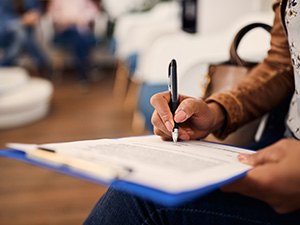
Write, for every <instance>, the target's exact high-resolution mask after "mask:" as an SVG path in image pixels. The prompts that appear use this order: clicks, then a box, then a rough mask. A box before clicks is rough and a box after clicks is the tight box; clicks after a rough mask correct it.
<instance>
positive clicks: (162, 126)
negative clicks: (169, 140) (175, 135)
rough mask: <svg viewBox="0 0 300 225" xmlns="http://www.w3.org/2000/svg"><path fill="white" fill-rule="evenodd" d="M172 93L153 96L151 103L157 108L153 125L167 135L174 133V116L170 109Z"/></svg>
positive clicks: (153, 117)
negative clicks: (167, 133)
mask: <svg viewBox="0 0 300 225" xmlns="http://www.w3.org/2000/svg"><path fill="white" fill-rule="evenodd" d="M169 101H170V93H169V92H162V93H158V94H155V95H153V96H152V98H151V100H150V102H151V105H152V106H153V107H154V108H155V112H154V113H153V116H152V120H151V121H152V124H153V125H154V126H155V127H157V128H158V129H159V130H161V131H163V132H164V133H166V131H168V132H169V133H170V132H172V129H173V127H174V121H173V115H172V113H171V110H170V107H169Z"/></svg>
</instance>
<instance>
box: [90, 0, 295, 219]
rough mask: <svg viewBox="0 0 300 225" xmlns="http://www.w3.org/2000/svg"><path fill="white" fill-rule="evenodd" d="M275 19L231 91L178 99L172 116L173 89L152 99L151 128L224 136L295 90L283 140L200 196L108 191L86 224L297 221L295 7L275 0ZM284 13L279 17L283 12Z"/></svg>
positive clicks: (184, 135)
mask: <svg viewBox="0 0 300 225" xmlns="http://www.w3.org/2000/svg"><path fill="white" fill-rule="evenodd" d="M274 10H275V21H274V24H273V29H272V32H271V35H272V38H271V49H270V51H269V52H268V56H267V57H266V58H265V60H264V61H263V62H261V63H260V64H259V65H258V66H257V67H255V68H254V69H253V70H251V71H250V73H249V76H248V77H247V78H246V80H244V81H243V82H242V83H241V84H240V85H239V86H238V87H236V88H235V89H233V90H231V91H229V92H225V93H216V94H214V95H212V96H210V97H209V98H207V99H206V100H205V101H203V100H202V99H195V98H191V97H186V96H180V104H179V106H178V109H177V111H176V112H175V115H174V117H173V116H172V113H171V111H170V109H169V101H170V94H169V93H168V92H163V93H159V94H156V95H154V96H153V97H152V99H151V103H152V105H153V106H154V108H155V111H154V113H153V116H152V123H153V125H154V133H155V134H157V135H159V136H161V137H162V138H163V139H164V140H171V139H172V137H171V132H172V129H173V126H174V120H175V121H176V122H177V123H179V127H180V128H179V139H180V140H181V141H188V140H193V139H199V138H203V137H205V136H207V135H208V134H209V133H214V134H215V135H216V136H218V137H220V138H223V137H226V135H227V134H229V133H230V132H232V131H234V130H235V129H237V128H238V127H239V126H241V125H243V124H244V123H246V122H247V121H251V120H253V119H254V118H256V117H259V116H261V115H263V114H264V113H266V112H269V111H270V110H271V109H273V108H274V107H276V106H277V105H279V104H280V103H282V102H283V101H285V99H286V98H287V97H288V96H290V95H292V94H293V98H292V100H291V104H290V110H289V115H288V117H287V132H286V138H284V139H282V140H280V141H279V142H276V143H275V144H272V145H270V146H268V147H266V148H265V149H263V150H259V151H258V152H257V153H256V154H253V155H251V156H250V155H243V154H241V155H239V160H241V161H242V162H244V163H247V164H250V165H253V166H254V168H253V169H252V170H251V171H250V172H248V174H247V175H246V176H245V177H244V178H242V179H240V180H238V181H236V182H234V183H232V184H230V185H228V186H226V187H223V188H222V191H223V192H221V191H215V192H213V193H211V194H208V195H206V196H204V197H203V198H199V199H196V200H194V201H192V202H188V203H186V204H184V205H182V206H178V207H164V206H160V205H157V204H154V203H152V202H149V201H146V200H143V199H140V198H137V197H134V196H132V195H130V194H126V193H123V192H120V191H117V190H115V189H113V188H110V189H109V190H108V192H107V193H106V194H105V195H104V196H103V197H102V199H101V200H100V201H99V202H98V204H97V205H96V207H95V208H94V210H93V211H92V213H91V214H90V216H89V217H88V218H87V220H86V222H85V224H86V225H87V224H93V225H96V224H101V225H105V224H109V225H115V224H126V225H130V224H132V225H133V224H178V225H179V224H182V225H184V224H188V225H202V224H203V225H216V224H230V225H231V224H235V225H246V224H247V225H255V224H256V225H257V224H274V225H275V224H276V225H287V224H289V225H290V224H300V164H299V160H300V142H299V139H300V69H299V66H298V65H299V59H298V58H299V52H300V37H299V35H298V30H299V29H298V27H299V24H300V4H298V3H297V1H292V0H283V1H282V4H280V1H279V0H278V1H276V3H275V4H274ZM281 13H282V14H281Z"/></svg>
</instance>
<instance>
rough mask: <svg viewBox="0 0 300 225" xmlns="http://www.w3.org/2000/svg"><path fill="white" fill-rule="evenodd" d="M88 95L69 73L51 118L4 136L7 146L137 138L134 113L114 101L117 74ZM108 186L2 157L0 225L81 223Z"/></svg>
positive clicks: (109, 73) (108, 73) (1, 141)
mask: <svg viewBox="0 0 300 225" xmlns="http://www.w3.org/2000/svg"><path fill="white" fill-rule="evenodd" d="M100 73H101V74H102V75H103V76H102V79H100V80H99V81H97V82H93V83H92V85H91V86H90V88H89V91H88V92H87V93H83V92H82V91H81V90H80V87H79V84H78V82H77V81H76V79H75V78H73V77H72V76H71V75H72V74H68V76H66V75H64V77H63V78H64V79H63V81H62V82H61V83H60V84H56V85H55V91H54V96H53V100H52V104H51V110H50V112H49V115H48V116H47V117H46V118H45V119H43V120H41V121H39V122H36V123H34V124H31V125H27V126H24V127H22V128H18V129H12V130H5V131H0V148H4V147H5V143H7V142H23V143H47V142H60V141H73V140H83V139H96V138H104V137H109V138H113V137H123V136H130V135H139V134H138V133H134V132H133V131H131V129H130V127H131V120H132V113H131V112H128V111H127V112H126V111H124V110H123V107H122V106H121V104H120V103H119V102H116V101H115V99H114V98H113V97H112V87H113V70H105V71H100ZM105 190H106V189H105V187H102V186H99V185H95V184H92V183H89V182H86V181H83V180H79V179H75V178H72V177H69V176H65V175H62V174H58V173H55V172H52V171H49V170H46V169H42V168H38V167H34V166H30V165H27V164H24V163H21V162H18V161H15V160H11V159H5V158H0V199H1V200H0V201H1V203H0V224H1V225H2V224H3V225H70V224H72V225H76V224H82V222H83V221H84V219H85V218H86V216H87V215H88V213H89V212H90V210H91V209H92V208H93V206H94V204H95V203H96V202H97V201H98V199H99V198H100V197H101V195H102V194H103V193H104V192H105Z"/></svg>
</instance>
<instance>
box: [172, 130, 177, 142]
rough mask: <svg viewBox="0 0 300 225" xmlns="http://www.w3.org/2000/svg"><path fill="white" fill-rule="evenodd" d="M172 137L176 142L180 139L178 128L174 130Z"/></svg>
mask: <svg viewBox="0 0 300 225" xmlns="http://www.w3.org/2000/svg"><path fill="white" fill-rule="evenodd" d="M172 139H173V142H174V143H177V141H178V129H174V130H173V132H172Z"/></svg>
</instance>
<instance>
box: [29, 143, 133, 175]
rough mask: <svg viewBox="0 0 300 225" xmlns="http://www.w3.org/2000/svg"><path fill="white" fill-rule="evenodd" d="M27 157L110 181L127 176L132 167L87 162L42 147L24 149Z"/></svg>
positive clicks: (131, 171)
mask: <svg viewBox="0 0 300 225" xmlns="http://www.w3.org/2000/svg"><path fill="white" fill-rule="evenodd" d="M26 155H27V157H28V158H30V159H33V160H37V161H43V162H45V163H49V164H52V165H55V166H64V167H68V168H70V169H72V170H74V171H76V172H81V173H85V174H87V175H89V176H93V177H97V178H101V179H103V180H106V181H112V180H116V179H121V178H125V177H127V176H129V175H130V174H131V173H133V169H132V168H129V167H127V166H120V165H114V164H112V163H108V162H105V161H103V162H99V163H95V162H89V161H87V160H84V159H80V158H76V157H72V156H69V155H68V156H67V155H63V154H57V153H56V151H55V150H53V149H48V148H44V147H39V146H38V147H37V148H35V149H32V150H29V151H26Z"/></svg>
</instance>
